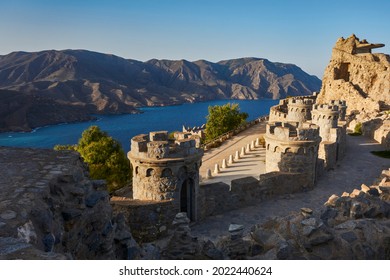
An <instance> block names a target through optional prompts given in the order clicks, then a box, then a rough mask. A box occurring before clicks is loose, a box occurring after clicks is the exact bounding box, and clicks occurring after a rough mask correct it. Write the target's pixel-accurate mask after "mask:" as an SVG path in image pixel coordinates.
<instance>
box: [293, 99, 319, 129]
mask: <svg viewBox="0 0 390 280" xmlns="http://www.w3.org/2000/svg"><path fill="white" fill-rule="evenodd" d="M313 104H314V102H313V98H309V97H308V98H302V97H301V98H289V99H288V104H287V108H288V112H287V120H288V121H292V122H301V123H303V122H305V121H307V120H310V119H311V109H312V106H313Z"/></svg>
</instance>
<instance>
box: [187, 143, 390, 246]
mask: <svg viewBox="0 0 390 280" xmlns="http://www.w3.org/2000/svg"><path fill="white" fill-rule="evenodd" d="M347 141H348V143H347V152H346V156H345V158H344V159H343V160H341V161H340V162H339V163H338V167H337V168H335V169H334V170H331V171H328V172H327V173H326V174H324V175H322V177H320V178H319V180H318V182H317V185H316V186H315V187H314V190H312V191H310V192H306V193H298V194H292V195H286V196H283V197H280V198H279V199H274V200H270V201H263V202H260V203H259V204H258V205H256V206H250V207H247V208H242V209H239V210H234V211H230V212H227V213H225V214H223V215H217V216H212V217H208V218H207V219H205V220H203V221H201V222H200V223H198V224H194V225H193V226H192V227H191V229H192V234H193V235H195V236H199V237H205V238H209V239H211V240H215V239H216V238H217V237H218V236H220V235H226V234H227V233H228V227H229V224H231V223H236V224H241V225H244V226H245V231H246V232H249V231H250V227H251V226H252V225H254V224H257V223H261V222H264V221H266V220H267V219H268V218H269V217H271V216H282V215H287V214H288V213H289V212H291V211H299V209H300V208H302V207H309V208H317V207H319V206H321V205H322V204H324V202H326V201H327V200H328V198H329V196H331V195H332V194H337V195H341V194H342V193H343V192H344V191H346V192H351V191H352V190H353V189H355V188H357V189H360V186H361V184H366V185H370V184H371V183H373V182H374V181H375V180H376V179H377V178H378V177H379V175H380V174H381V172H382V170H383V169H388V168H389V167H390V160H389V159H385V158H380V157H377V156H374V155H372V154H371V153H370V151H373V150H384V149H385V148H384V147H383V146H381V145H380V144H378V143H377V142H374V141H373V140H370V139H368V138H365V137H363V136H359V137H352V136H347Z"/></svg>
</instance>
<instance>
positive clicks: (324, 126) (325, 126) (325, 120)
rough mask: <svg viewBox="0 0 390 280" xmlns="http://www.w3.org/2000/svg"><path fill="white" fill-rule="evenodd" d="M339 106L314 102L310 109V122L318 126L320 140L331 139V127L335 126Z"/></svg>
mask: <svg viewBox="0 0 390 280" xmlns="http://www.w3.org/2000/svg"><path fill="white" fill-rule="evenodd" d="M338 119H339V107H338V106H337V105H327V104H316V105H314V107H313V110H312V123H314V124H316V125H318V126H319V127H320V136H321V138H322V141H331V129H332V128H337V123H338Z"/></svg>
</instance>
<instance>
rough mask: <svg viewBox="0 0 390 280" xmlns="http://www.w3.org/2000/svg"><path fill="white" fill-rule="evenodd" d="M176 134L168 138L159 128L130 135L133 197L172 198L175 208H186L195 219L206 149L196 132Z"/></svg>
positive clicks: (140, 198) (149, 199) (149, 198)
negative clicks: (201, 146) (154, 130)
mask: <svg viewBox="0 0 390 280" xmlns="http://www.w3.org/2000/svg"><path fill="white" fill-rule="evenodd" d="M175 137H176V138H175V139H168V133H167V132H166V131H159V132H150V133H149V135H147V134H141V135H137V136H135V137H133V138H132V139H131V150H130V152H129V153H128V158H129V159H130V162H131V165H132V167H133V199H136V200H141V201H167V200H172V205H173V208H174V212H176V213H179V212H186V213H187V215H188V217H189V218H190V219H191V220H196V219H197V205H196V200H197V197H198V195H199V167H200V165H201V163H202V161H201V159H202V156H203V150H201V149H199V138H198V137H197V136H191V135H190V134H188V133H187V134H186V133H176V134H175Z"/></svg>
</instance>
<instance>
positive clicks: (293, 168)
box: [264, 122, 321, 184]
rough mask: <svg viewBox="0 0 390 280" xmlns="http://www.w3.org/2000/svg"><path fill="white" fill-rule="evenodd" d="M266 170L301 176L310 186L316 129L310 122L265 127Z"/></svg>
mask: <svg viewBox="0 0 390 280" xmlns="http://www.w3.org/2000/svg"><path fill="white" fill-rule="evenodd" d="M264 138H265V141H266V171H267V172H272V171H280V172H289V173H305V174H307V176H308V179H309V180H310V181H311V183H312V184H314V181H315V175H316V162H317V157H318V145H319V143H320V142H321V138H320V137H319V127H318V126H317V125H314V124H310V123H301V124H299V123H287V122H275V123H269V124H268V125H267V131H266V135H265V137H264Z"/></svg>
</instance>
